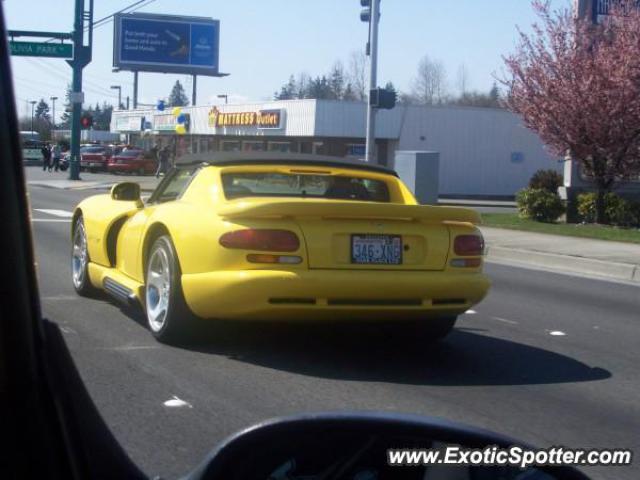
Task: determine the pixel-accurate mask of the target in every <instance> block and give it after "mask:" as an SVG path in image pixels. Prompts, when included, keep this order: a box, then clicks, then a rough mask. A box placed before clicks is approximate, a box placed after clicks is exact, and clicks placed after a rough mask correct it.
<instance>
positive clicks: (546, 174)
mask: <svg viewBox="0 0 640 480" xmlns="http://www.w3.org/2000/svg"><path fill="white" fill-rule="evenodd" d="M562 182H563V179H562V175H560V174H559V173H558V172H556V171H555V170H538V171H537V172H536V173H534V174H533V176H532V177H531V180H529V188H535V189H539V190H540V189H541V190H546V191H548V192H551V193H558V188H559V187H561V186H562Z"/></svg>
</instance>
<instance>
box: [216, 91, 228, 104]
mask: <svg viewBox="0 0 640 480" xmlns="http://www.w3.org/2000/svg"><path fill="white" fill-rule="evenodd" d="M218 98H224V104H225V105H226V104H228V103H229V95H227V94H226V93H225V94H221V95H218Z"/></svg>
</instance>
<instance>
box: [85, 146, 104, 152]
mask: <svg viewBox="0 0 640 480" xmlns="http://www.w3.org/2000/svg"><path fill="white" fill-rule="evenodd" d="M104 152H105V149H104V148H103V147H82V148H81V149H80V153H104Z"/></svg>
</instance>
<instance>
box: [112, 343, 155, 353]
mask: <svg viewBox="0 0 640 480" xmlns="http://www.w3.org/2000/svg"><path fill="white" fill-rule="evenodd" d="M158 348H160V347H159V346H157V345H123V346H122V347H113V348H112V349H111V350H118V351H123V352H126V351H127V350H156V349H158Z"/></svg>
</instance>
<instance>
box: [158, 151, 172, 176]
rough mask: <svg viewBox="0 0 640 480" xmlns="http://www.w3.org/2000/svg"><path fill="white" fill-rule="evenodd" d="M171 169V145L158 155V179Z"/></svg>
mask: <svg viewBox="0 0 640 480" xmlns="http://www.w3.org/2000/svg"><path fill="white" fill-rule="evenodd" d="M168 168H169V145H166V146H165V147H163V148H162V149H161V150H160V152H159V153H158V170H157V171H156V178H158V177H159V176H160V174H163V175H164V174H165V173H167V170H168Z"/></svg>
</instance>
